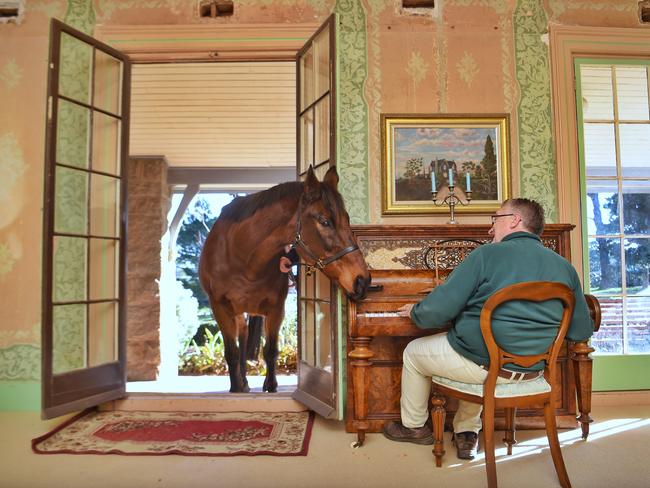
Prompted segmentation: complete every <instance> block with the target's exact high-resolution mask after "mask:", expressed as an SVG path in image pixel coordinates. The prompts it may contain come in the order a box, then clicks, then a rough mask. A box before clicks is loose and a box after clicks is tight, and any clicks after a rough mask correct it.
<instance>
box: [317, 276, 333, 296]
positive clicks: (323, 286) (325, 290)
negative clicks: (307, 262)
mask: <svg viewBox="0 0 650 488" xmlns="http://www.w3.org/2000/svg"><path fill="white" fill-rule="evenodd" d="M330 286H331V282H330V279H329V278H328V277H327V276H325V274H324V273H321V272H320V271H317V272H316V296H317V297H318V298H319V299H321V300H327V301H328V302H329V300H330Z"/></svg>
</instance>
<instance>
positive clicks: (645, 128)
mask: <svg viewBox="0 0 650 488" xmlns="http://www.w3.org/2000/svg"><path fill="white" fill-rule="evenodd" d="M619 134H620V138H621V170H622V172H623V176H630V177H643V176H645V177H648V176H650V125H648V124H642V125H640V124H621V125H620V126H619Z"/></svg>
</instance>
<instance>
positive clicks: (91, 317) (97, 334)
mask: <svg viewBox="0 0 650 488" xmlns="http://www.w3.org/2000/svg"><path fill="white" fill-rule="evenodd" d="M88 323H89V326H88V366H97V365H99V364H104V363H109V362H111V361H116V360H117V303H113V302H108V303H92V304H90V305H89V310H88Z"/></svg>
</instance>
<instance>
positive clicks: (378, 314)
mask: <svg viewBox="0 0 650 488" xmlns="http://www.w3.org/2000/svg"><path fill="white" fill-rule="evenodd" d="M359 316H361V317H366V318H375V317H399V316H400V315H399V314H398V313H397V312H365V313H360V314H359Z"/></svg>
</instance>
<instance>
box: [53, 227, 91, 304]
mask: <svg viewBox="0 0 650 488" xmlns="http://www.w3.org/2000/svg"><path fill="white" fill-rule="evenodd" d="M53 245H54V262H53V269H52V286H53V289H52V300H53V301H54V302H71V301H79V300H85V299H86V256H87V249H86V247H87V241H86V239H83V238H78V237H61V236H55V237H54V243H53Z"/></svg>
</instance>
